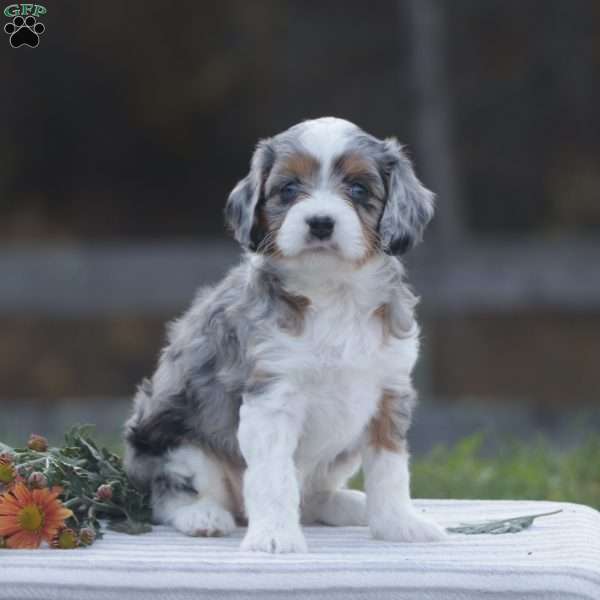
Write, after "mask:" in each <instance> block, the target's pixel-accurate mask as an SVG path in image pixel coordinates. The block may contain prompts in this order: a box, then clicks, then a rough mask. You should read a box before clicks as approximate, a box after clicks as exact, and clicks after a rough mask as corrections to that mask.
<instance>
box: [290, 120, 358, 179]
mask: <svg viewBox="0 0 600 600" xmlns="http://www.w3.org/2000/svg"><path fill="white" fill-rule="evenodd" d="M303 125H304V127H303V128H302V131H301V133H300V135H299V140H300V142H301V143H302V145H303V146H304V147H305V148H306V149H307V150H308V151H309V152H310V153H311V154H312V155H313V156H315V157H316V158H318V159H319V161H320V163H321V165H322V166H323V172H324V173H326V172H328V171H329V168H330V165H331V161H332V160H333V159H334V158H336V157H337V156H339V155H340V154H341V153H342V152H343V151H344V149H345V148H346V146H347V144H348V141H349V139H350V137H351V136H352V134H353V133H356V132H357V131H358V127H357V126H356V125H354V123H350V121H346V120H344V119H337V118H336V117H323V118H321V119H314V120H312V121H305V122H304V123H303Z"/></svg>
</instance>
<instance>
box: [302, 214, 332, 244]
mask: <svg viewBox="0 0 600 600" xmlns="http://www.w3.org/2000/svg"><path fill="white" fill-rule="evenodd" d="M306 224H307V225H308V228H309V232H310V235H311V236H312V237H315V238H317V239H318V240H328V239H329V238H330V237H331V234H332V233H333V228H334V226H335V221H334V220H333V219H332V218H331V217H310V218H309V219H306Z"/></svg>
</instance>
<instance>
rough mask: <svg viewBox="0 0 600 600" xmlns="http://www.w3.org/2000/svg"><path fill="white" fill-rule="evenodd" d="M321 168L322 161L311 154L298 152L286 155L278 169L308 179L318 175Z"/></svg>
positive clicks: (304, 179)
mask: <svg viewBox="0 0 600 600" xmlns="http://www.w3.org/2000/svg"><path fill="white" fill-rule="evenodd" d="M320 169H321V163H320V162H319V161H318V160H317V159H316V158H315V157H314V156H312V155H311V154H308V153H304V152H296V153H294V154H290V155H289V156H287V157H285V158H284V159H283V160H282V161H281V164H280V166H279V168H278V169H277V170H278V171H279V172H280V173H285V174H286V175H289V176H291V177H296V178H297V179H299V180H300V181H306V180H309V179H312V178H313V177H316V176H317V174H318V173H319V170H320Z"/></svg>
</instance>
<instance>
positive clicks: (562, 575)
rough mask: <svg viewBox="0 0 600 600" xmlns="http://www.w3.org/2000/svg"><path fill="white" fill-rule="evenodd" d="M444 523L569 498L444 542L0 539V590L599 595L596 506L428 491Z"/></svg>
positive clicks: (348, 531)
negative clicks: (495, 529) (461, 497)
mask: <svg viewBox="0 0 600 600" xmlns="http://www.w3.org/2000/svg"><path fill="white" fill-rule="evenodd" d="M416 504H417V506H418V508H419V509H420V510H422V511H424V512H427V513H428V514H431V515H432V516H433V517H434V518H436V519H438V520H439V521H440V522H441V523H442V524H444V525H452V524H457V523H458V522H459V521H481V520H487V519H497V518H505V517H513V516H520V515H525V514H530V513H537V512H546V511H550V510H556V509H557V508H562V510H563V512H562V513H560V514H558V515H555V516H550V517H546V518H542V519H539V520H537V521H536V522H535V523H534V525H533V526H532V527H531V528H530V529H528V530H526V531H523V532H521V533H514V534H502V535H470V536H467V535H456V534H453V535H451V537H450V538H449V540H448V541H446V542H443V543H438V544H393V543H388V542H381V541H374V540H372V539H371V538H370V537H369V533H368V531H367V529H366V528H361V527H347V528H331V527H305V528H304V530H305V533H306V536H307V540H308V545H309V550H310V552H309V554H295V555H277V556H271V555H265V554H250V553H242V552H240V551H239V550H238V546H239V543H240V540H241V537H242V534H243V529H238V530H237V531H236V532H235V534H234V535H233V536H231V537H227V538H209V539H204V538H189V537H185V536H184V535H181V534H179V533H177V532H176V531H174V530H172V529H168V528H165V527H156V528H155V529H154V531H153V532H152V533H150V534H147V535H141V536H137V537H133V536H127V535H123V534H117V533H112V532H107V533H106V534H105V537H104V538H103V539H102V540H99V541H98V542H96V543H95V544H94V545H93V546H91V547H90V548H85V549H78V550H50V549H44V550H35V551H27V550H15V551H13V550H0V598H1V599H5V598H6V599H10V600H21V599H28V600H30V599H37V598H39V599H40V600H71V599H73V600H75V599H77V600H87V599H94V600H96V599H97V600H109V599H110V600H113V599H115V600H117V599H119V600H121V599H123V600H129V599H140V600H142V599H144V600H147V599H154V598H156V599H158V598H161V599H164V600H187V599H192V598H193V599H197V598H228V599H233V598H235V599H237V598H240V599H242V598H244V599H246V598H273V599H275V598H276V599H277V600H280V599H282V600H284V599H286V598H294V599H299V598H311V599H321V598H323V599H326V600H334V599H337V598H343V599H344V600H346V599H349V600H352V599H361V600H363V599H364V600H366V599H377V600H385V599H388V598H389V599H391V598H393V599H395V600H405V599H411V600H413V599H415V600H416V599H419V600H429V599H435V600H466V599H471V598H485V599H486V600H492V599H493V600H495V599H503V600H506V599H507V598H515V599H519V600H522V599H531V598H536V599H542V598H543V599H556V600H558V599H560V600H569V599H571V598H573V599H576V598H577V599H582V598H587V599H590V600H599V599H600V513H598V512H597V511H595V510H593V509H591V508H587V507H584V506H580V505H576V504H562V503H553V502H512V501H510V502H508V501H455V500H422V501H417V502H416Z"/></svg>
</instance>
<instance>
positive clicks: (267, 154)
mask: <svg viewBox="0 0 600 600" xmlns="http://www.w3.org/2000/svg"><path fill="white" fill-rule="evenodd" d="M274 162H275V152H274V151H273V148H272V147H271V140H268V139H267V140H261V141H260V142H259V143H258V145H257V146H256V150H255V152H254V156H253V157H252V162H251V164H250V172H249V173H248V175H246V177H244V179H242V180H241V181H239V182H238V184H237V185H236V186H235V187H234V188H233V191H232V192H231V194H229V198H228V199H227V203H226V204H225V222H226V223H227V226H228V227H229V228H230V229H231V230H232V231H233V234H234V236H235V239H236V240H237V241H238V242H239V243H240V244H241V245H242V246H243V247H244V248H248V249H250V250H256V248H257V246H258V244H260V241H261V240H262V238H263V237H264V235H265V233H266V232H265V231H262V227H261V226H260V223H259V221H258V217H257V213H258V210H257V209H258V207H259V205H260V203H261V201H263V199H264V185H265V181H266V179H267V177H268V175H269V172H270V170H271V168H272V166H273V163H274Z"/></svg>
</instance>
